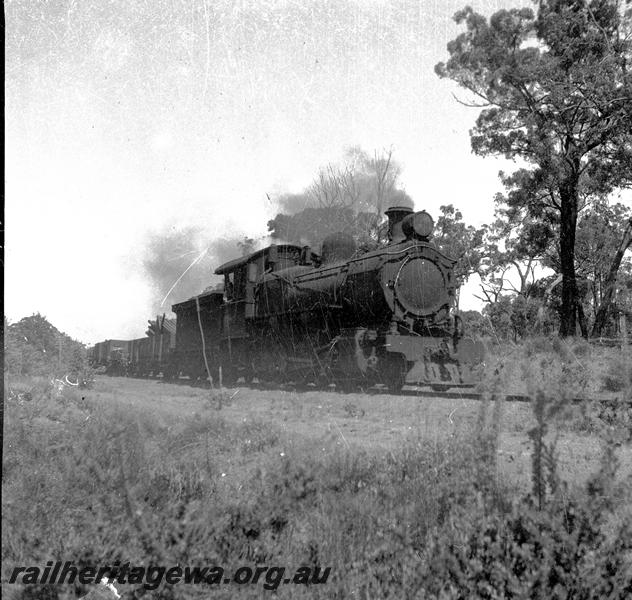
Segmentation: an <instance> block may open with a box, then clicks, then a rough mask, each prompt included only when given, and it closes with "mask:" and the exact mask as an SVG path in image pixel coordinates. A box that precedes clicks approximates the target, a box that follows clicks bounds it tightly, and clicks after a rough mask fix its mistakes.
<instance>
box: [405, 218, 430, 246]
mask: <svg viewBox="0 0 632 600" xmlns="http://www.w3.org/2000/svg"><path fill="white" fill-rule="evenodd" d="M433 229H434V221H433V220H432V217H431V216H430V215H429V214H428V213H427V212H426V211H425V210H422V211H420V212H416V213H414V214H412V215H409V216H407V217H406V218H405V219H404V222H403V223H402V231H403V232H404V234H405V235H406V237H407V238H409V239H410V238H418V239H420V240H424V241H426V240H428V238H430V236H431V235H432V231H433Z"/></svg>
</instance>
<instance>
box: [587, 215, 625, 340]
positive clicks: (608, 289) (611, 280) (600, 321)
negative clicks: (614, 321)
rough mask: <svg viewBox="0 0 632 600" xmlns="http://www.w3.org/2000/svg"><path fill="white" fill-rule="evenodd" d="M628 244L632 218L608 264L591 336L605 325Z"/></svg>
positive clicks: (598, 333) (597, 335) (596, 333)
mask: <svg viewBox="0 0 632 600" xmlns="http://www.w3.org/2000/svg"><path fill="white" fill-rule="evenodd" d="M630 244H632V219H630V220H629V221H628V224H627V225H626V228H625V231H624V232H623V239H622V240H621V243H620V244H619V247H618V248H617V252H616V254H615V255H614V258H613V259H612V264H611V265H610V270H609V271H608V275H607V277H606V281H605V283H604V286H603V287H604V292H603V297H602V300H601V304H600V305H599V310H598V311H597V316H596V317H595V324H594V325H593V329H592V334H591V336H592V337H599V336H600V335H601V332H602V331H603V328H604V327H605V326H606V323H607V321H608V309H609V308H610V304H611V303H612V296H613V295H614V288H615V284H616V283H617V274H618V272H619V267H620V266H621V261H622V260H623V254H624V253H625V251H626V250H627V249H628V247H629V246H630Z"/></svg>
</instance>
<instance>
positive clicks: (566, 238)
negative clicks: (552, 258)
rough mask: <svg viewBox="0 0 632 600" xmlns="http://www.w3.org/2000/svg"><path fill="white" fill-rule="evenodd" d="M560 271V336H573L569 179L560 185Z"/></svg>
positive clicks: (573, 223) (573, 208)
mask: <svg viewBox="0 0 632 600" xmlns="http://www.w3.org/2000/svg"><path fill="white" fill-rule="evenodd" d="M560 202H561V211H560V213H561V214H560V271H561V273H562V306H561V307H560V336H561V337H567V336H573V335H575V329H576V324H577V321H576V314H577V302H578V301H579V299H578V298H577V279H576V277H575V232H576V231H577V180H576V178H573V177H571V178H570V179H568V180H567V181H565V182H564V183H563V184H562V185H560Z"/></svg>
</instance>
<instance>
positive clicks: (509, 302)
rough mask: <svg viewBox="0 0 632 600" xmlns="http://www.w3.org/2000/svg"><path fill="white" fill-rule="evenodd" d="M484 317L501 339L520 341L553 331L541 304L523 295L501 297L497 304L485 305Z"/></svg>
mask: <svg viewBox="0 0 632 600" xmlns="http://www.w3.org/2000/svg"><path fill="white" fill-rule="evenodd" d="M483 315H484V316H485V317H486V318H487V319H488V320H489V322H490V324H491V326H492V328H493V333H494V335H495V336H496V337H498V338H500V339H508V338H513V340H514V341H518V340H519V339H522V338H525V337H527V336H529V335H533V334H535V333H548V332H549V331H550V329H551V322H550V320H549V319H548V318H547V314H546V312H545V311H543V310H542V304H541V302H540V301H539V300H537V299H534V298H528V297H524V296H521V295H515V296H501V297H500V298H499V299H498V300H497V301H496V302H492V303H489V304H486V305H485V307H484V308H483Z"/></svg>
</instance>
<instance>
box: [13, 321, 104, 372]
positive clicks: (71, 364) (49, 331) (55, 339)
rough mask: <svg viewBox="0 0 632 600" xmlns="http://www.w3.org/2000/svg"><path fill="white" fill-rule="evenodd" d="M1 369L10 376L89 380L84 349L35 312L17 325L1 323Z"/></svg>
mask: <svg viewBox="0 0 632 600" xmlns="http://www.w3.org/2000/svg"><path fill="white" fill-rule="evenodd" d="M4 368H5V372H6V373H9V374H11V375H45V376H51V375H56V376H58V377H62V376H64V375H69V376H70V378H71V379H72V380H73V381H74V380H76V379H81V380H82V381H89V380H90V379H91V378H92V375H91V373H90V369H89V368H88V364H87V358H86V349H85V346H84V345H83V344H82V343H80V342H77V341H76V340H73V339H72V338H70V337H69V336H68V335H66V334H65V333H62V332H61V331H59V330H58V329H57V328H56V327H54V326H53V325H51V324H50V323H49V322H48V321H47V320H46V318H45V317H43V316H42V315H40V314H39V313H38V314H36V315H32V316H30V317H24V318H23V319H21V320H20V321H18V322H17V323H11V324H9V322H8V321H7V320H6V317H5V320H4Z"/></svg>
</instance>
